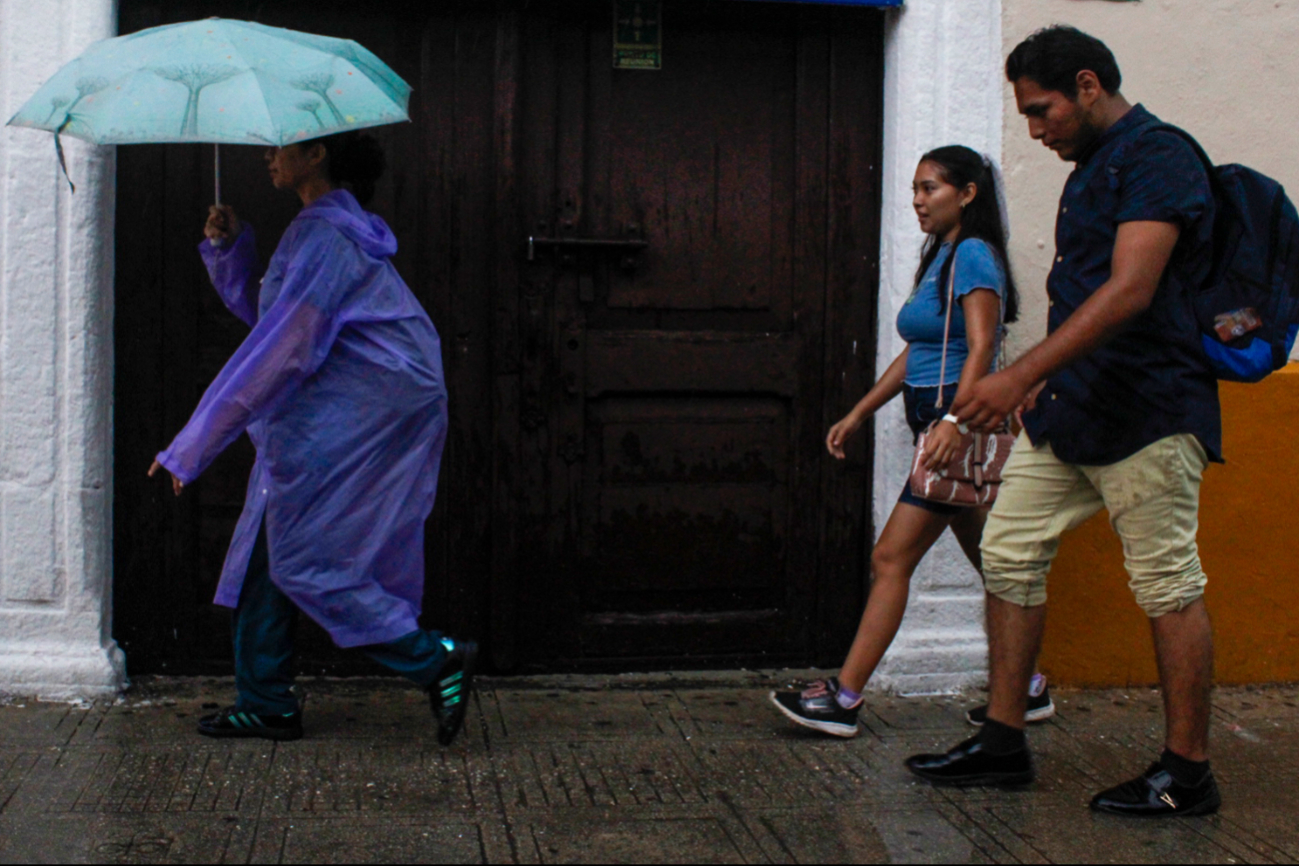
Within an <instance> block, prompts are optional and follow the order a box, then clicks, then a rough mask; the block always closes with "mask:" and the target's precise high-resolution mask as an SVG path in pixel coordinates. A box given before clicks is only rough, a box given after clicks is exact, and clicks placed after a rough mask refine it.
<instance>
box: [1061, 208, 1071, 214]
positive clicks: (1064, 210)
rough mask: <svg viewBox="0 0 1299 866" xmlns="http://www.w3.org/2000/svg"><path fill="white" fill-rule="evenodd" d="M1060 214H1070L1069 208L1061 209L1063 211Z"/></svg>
mask: <svg viewBox="0 0 1299 866" xmlns="http://www.w3.org/2000/svg"><path fill="white" fill-rule="evenodd" d="M1060 213H1069V208H1067V207H1065V208H1061V209H1060Z"/></svg>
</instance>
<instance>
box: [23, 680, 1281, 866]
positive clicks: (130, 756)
mask: <svg viewBox="0 0 1299 866" xmlns="http://www.w3.org/2000/svg"><path fill="white" fill-rule="evenodd" d="M791 676H793V675H791V674H790V673H787V672H783V673H753V672H738V673H731V674H698V675H690V674H683V675H679V676H677V677H668V676H660V677H553V678H545V679H528V680H496V681H491V682H484V683H483V687H482V689H481V690H480V692H479V694H478V695H477V698H476V707H475V709H474V711H473V712H472V714H471V716H470V727H469V732H468V736H466V737H464V738H463V739H462V740H461V741H459V742H457V743H456V745H455V746H454V747H452V748H450V749H442V748H440V747H439V746H438V745H437V742H436V740H435V738H434V730H433V726H432V723H431V719H430V717H429V715H428V710H427V707H426V705H425V703H424V698H423V696H422V695H421V694H420V693H419V692H416V691H414V690H413V689H410V688H408V687H406V686H404V685H403V684H401V683H399V682H393V681H376V680H346V681H337V680H334V681H330V680H306V681H304V683H303V691H304V693H305V695H306V723H307V734H308V736H307V739H305V740H302V741H300V742H297V743H286V744H271V743H266V742H262V741H234V742H216V741H212V740H206V739H203V738H200V737H198V736H197V735H195V734H194V733H193V726H194V722H195V720H196V718H197V716H198V715H199V714H200V713H201V712H202V709H201V708H202V707H203V706H204V705H215V704H222V705H224V704H226V703H228V702H229V701H230V699H231V697H232V687H231V683H230V682H229V681H223V680H176V679H171V680H146V681H144V682H141V683H138V684H137V685H136V687H135V688H134V689H133V690H132V691H131V692H130V693H129V694H128V696H127V698H126V699H125V700H123V701H120V702H118V703H116V704H109V703H107V702H105V703H102V704H96V705H94V706H85V707H69V706H67V705H59V704H41V703H33V702H28V703H26V704H22V703H21V702H12V703H10V705H8V706H0V862H6V863H8V862H31V861H42V862H48V861H59V862H86V861H95V862H120V863H150V862H217V861H223V862H248V861H251V862H288V863H300V862H376V863H387V862H394V861H397V862H400V861H425V862H456V863H459V862H480V861H488V862H495V863H504V862H526V863H535V862H558V863H577V862H664V861H686V862H736V863H738V862H808V861H830V862H839V861H850V862H888V861H894V862H907V861H910V862H970V861H974V862H1017V861H1022V862H1046V861H1099V862H1158V863H1166V862H1210V861H1211V862H1296V860H1297V859H1299V707H1297V705H1299V687H1284V688H1264V689H1221V690H1219V692H1218V694H1217V699H1216V712H1215V717H1216V718H1215V723H1216V728H1215V731H1216V741H1215V750H1216V751H1215V755H1214V766H1215V768H1216V771H1217V773H1218V778H1219V781H1220V783H1221V785H1222V788H1223V796H1224V799H1225V806H1224V808H1223V810H1222V813H1221V814H1220V815H1218V816H1216V817H1212V818H1205V819H1182V820H1177V821H1171V822H1132V821H1124V820H1121V819H1117V818H1111V817H1106V816H1094V815H1092V814H1091V813H1089V812H1088V811H1087V808H1086V805H1087V801H1088V799H1089V798H1090V796H1091V794H1092V793H1093V792H1094V791H1096V790H1098V789H1099V788H1102V787H1107V786H1108V785H1110V784H1113V783H1116V782H1118V781H1121V780H1123V779H1125V778H1128V777H1130V776H1133V775H1135V774H1136V773H1138V772H1140V771H1141V770H1144V769H1145V766H1146V764H1147V763H1148V762H1149V761H1150V760H1152V758H1153V756H1154V755H1155V754H1156V753H1157V750H1158V747H1159V741H1160V729H1161V727H1160V715H1159V707H1158V696H1157V695H1156V694H1155V693H1153V692H1151V691H1148V690H1144V689H1142V690H1134V691H1108V692H1060V693H1058V694H1057V695H1056V700H1057V702H1058V703H1059V705H1060V714H1059V716H1058V717H1057V718H1056V719H1055V720H1054V721H1052V722H1050V723H1048V724H1045V725H1042V726H1039V727H1037V728H1035V729H1034V731H1033V733H1032V735H1031V736H1032V743H1033V746H1034V748H1035V750H1036V755H1037V761H1038V770H1039V781H1038V782H1037V784H1036V785H1035V786H1033V787H1032V788H1031V789H1029V790H1026V791H1020V792H1002V791H995V790H987V789H976V790H969V791H963V792H962V791H949V790H939V789H934V788H930V787H929V786H927V785H924V784H921V783H917V782H914V781H912V778H911V777H910V775H909V774H908V773H907V772H906V771H905V770H904V769H903V767H902V759H903V758H904V757H906V756H907V755H908V754H911V753H913V752H916V751H922V750H931V749H935V748H945V747H946V746H948V745H950V744H952V743H954V742H955V741H956V740H957V739H960V738H963V737H964V736H966V732H967V731H968V730H969V729H968V728H967V727H966V726H965V725H964V724H963V722H962V718H961V712H962V709H963V707H965V706H967V705H968V704H969V703H970V700H971V698H970V697H967V698H965V699H956V698H913V699H904V698H892V697H880V696H868V702H869V706H870V712H869V713H867V714H866V716H865V729H864V730H863V732H862V735H861V736H860V737H858V738H857V739H856V740H851V741H842V740H830V739H827V738H822V737H819V736H816V735H813V734H810V733H804V732H802V731H799V730H795V729H793V728H791V727H790V726H788V725H787V724H786V723H785V722H784V720H783V719H782V718H781V717H779V716H778V715H777V714H776V712H775V711H774V710H773V709H771V708H770V707H769V706H768V705H767V703H766V691H767V689H768V688H770V687H771V686H772V685H778V684H783V682H786V681H788V678H790V677H791ZM975 699H977V696H976V698H975Z"/></svg>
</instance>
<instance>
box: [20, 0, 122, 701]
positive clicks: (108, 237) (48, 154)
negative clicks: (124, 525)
mask: <svg viewBox="0 0 1299 866" xmlns="http://www.w3.org/2000/svg"><path fill="white" fill-rule="evenodd" d="M116 25H117V11H116V4H115V3H114V2H112V0H42V2H39V3H32V2H29V0H0V119H4V120H7V119H8V118H9V117H10V116H11V115H12V114H13V113H14V112H15V111H16V110H17V109H18V107H19V105H20V104H21V103H22V101H23V100H25V99H26V98H27V97H28V96H30V95H31V94H32V93H33V92H35V91H36V89H37V87H38V86H39V85H40V84H41V83H42V82H43V81H44V80H45V79H46V78H48V77H49V76H50V75H52V74H53V73H54V72H55V70H57V69H58V68H59V66H61V65H62V64H63V63H64V62H65V61H66V60H69V59H71V58H72V57H74V56H76V55H77V54H79V53H81V51H82V50H83V49H84V48H85V47H86V46H87V45H88V44H90V43H91V42H93V41H95V40H97V39H102V38H104V37H106V36H111V35H113V34H114V33H115V30H116ZM64 146H65V148H66V150H67V155H68V170H69V172H70V173H71V175H72V177H73V178H74V180H75V181H76V183H77V193H76V195H70V194H69V191H68V188H67V185H66V184H65V183H64V182H63V180H62V178H61V177H60V175H59V174H58V171H57V163H56V160H55V156H54V144H53V141H52V139H51V137H50V136H49V135H47V134H42V133H37V132H34V131H32V130H28V129H13V128H9V127H3V128H0V692H10V693H17V694H34V695H40V696H44V697H51V698H68V697H77V696H88V695H93V694H99V693H104V692H110V691H113V690H116V689H117V688H119V687H120V686H121V685H122V684H123V683H124V682H125V665H124V659H123V656H122V653H121V651H120V650H118V648H117V646H116V644H115V643H114V642H113V640H112V638H111V636H110V634H109V627H110V623H111V615H110V611H111V607H110V604H111V600H110V587H111V580H110V576H111V573H112V557H111V551H110V540H111V538H112V533H111V513H112V508H111V481H112V435H111V430H112V384H113V342H112V338H113V329H112V297H113V292H112V287H113V201H114V197H113V184H114V152H113V150H112V149H111V148H92V147H90V146H88V145H83V144H82V143H81V142H78V141H73V140H68V141H66V142H65V145H64Z"/></svg>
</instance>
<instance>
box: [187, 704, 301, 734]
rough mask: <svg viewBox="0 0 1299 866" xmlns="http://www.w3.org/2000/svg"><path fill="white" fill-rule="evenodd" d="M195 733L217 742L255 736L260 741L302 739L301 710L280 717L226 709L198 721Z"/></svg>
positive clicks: (235, 708) (231, 708) (237, 709)
mask: <svg viewBox="0 0 1299 866" xmlns="http://www.w3.org/2000/svg"><path fill="white" fill-rule="evenodd" d="M198 732H199V733H200V734H202V735H203V736H205V737H216V738H218V739H225V738H235V737H257V738H259V739H262V740H300V739H302V711H301V710H299V711H298V712H296V713H285V714H284V715H261V714H258V713H248V712H243V711H241V710H240V709H239V708H238V707H226V708H225V709H224V710H222V711H221V712H219V713H213V714H212V715H210V716H204V717H203V718H201V719H199V720H198Z"/></svg>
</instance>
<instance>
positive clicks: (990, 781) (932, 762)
mask: <svg viewBox="0 0 1299 866" xmlns="http://www.w3.org/2000/svg"><path fill="white" fill-rule="evenodd" d="M906 764H907V769H908V770H910V771H911V772H913V773H915V774H916V775H917V776H919V777H920V778H922V779H924V780H925V781H927V782H930V783H931V784H934V785H950V786H952V787H956V788H964V787H969V786H973V785H988V786H1005V787H1017V786H1019V785H1027V784H1029V783H1030V782H1032V781H1033V777H1034V774H1033V756H1032V754H1031V753H1030V752H1029V750H1028V747H1027V746H1025V747H1024V748H1022V749H1020V750H1019V751H1018V752H1012V753H1011V754H1009V755H991V754H989V753H987V752H985V751H984V750H983V744H982V743H981V742H979V738H978V737H971V738H970V739H968V740H966V741H965V742H964V743H961V744H960V745H958V746H956V747H954V748H953V749H952V750H951V751H949V752H947V753H945V754H942V755H913V756H912V757H910V758H907V761H906Z"/></svg>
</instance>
